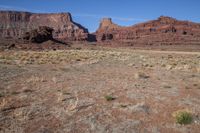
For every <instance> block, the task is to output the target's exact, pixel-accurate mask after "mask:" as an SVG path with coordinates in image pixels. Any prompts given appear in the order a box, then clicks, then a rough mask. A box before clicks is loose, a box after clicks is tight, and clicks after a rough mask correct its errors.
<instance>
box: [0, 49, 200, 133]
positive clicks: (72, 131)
mask: <svg viewBox="0 0 200 133" xmlns="http://www.w3.org/2000/svg"><path fill="white" fill-rule="evenodd" d="M109 98H110V99H109ZM179 110H187V111H189V112H191V114H192V118H193V121H192V123H190V124H187V125H180V124H178V123H176V120H175V118H174V116H173V114H174V112H176V111H179ZM199 131H200V52H178V51H177V52H176V51H153V50H133V49H128V48H118V49H116V48H101V49H92V48H91V49H85V48H80V49H69V50H57V51H22V50H18V51H14V50H8V51H2V52H0V132H16V133H21V132H24V133H33V132H34V133H55V132H58V133H63V132H65V133H87V132H88V133H199Z"/></svg>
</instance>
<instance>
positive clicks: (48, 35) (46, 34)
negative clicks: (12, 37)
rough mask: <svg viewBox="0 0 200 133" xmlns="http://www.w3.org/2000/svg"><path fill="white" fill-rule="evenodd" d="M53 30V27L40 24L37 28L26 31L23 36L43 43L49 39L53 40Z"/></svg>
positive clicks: (25, 38)
mask: <svg viewBox="0 0 200 133" xmlns="http://www.w3.org/2000/svg"><path fill="white" fill-rule="evenodd" d="M52 32H53V29H52V28H49V27H46V26H40V27H38V28H37V29H35V30H32V31H29V32H26V33H25V34H24V35H23V36H22V39H23V40H25V41H29V42H33V43H42V42H45V41H48V40H53V35H52Z"/></svg>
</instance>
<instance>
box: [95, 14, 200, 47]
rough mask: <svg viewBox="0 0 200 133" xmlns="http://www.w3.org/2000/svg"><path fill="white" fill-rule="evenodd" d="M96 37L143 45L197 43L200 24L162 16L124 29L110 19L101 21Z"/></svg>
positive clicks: (199, 35) (199, 34)
mask: <svg viewBox="0 0 200 133" xmlns="http://www.w3.org/2000/svg"><path fill="white" fill-rule="evenodd" d="M95 35H96V38H97V41H109V40H112V41H129V42H135V43H143V44H144V43H146V44H151V43H155V42H162V43H176V42H177V43H182V42H183V43H185V42H186V43H190V42H191V43H193V42H194V43H195V42H199V41H200V24H198V23H193V22H189V21H178V20H176V19H174V18H171V17H165V16H161V17H159V18H158V19H157V20H153V21H148V22H146V23H140V24H136V25H133V26H129V27H122V26H118V25H116V24H114V23H113V22H112V21H111V19H110V18H108V19H103V20H102V21H101V23H100V26H99V29H98V30H97V31H96V33H95Z"/></svg>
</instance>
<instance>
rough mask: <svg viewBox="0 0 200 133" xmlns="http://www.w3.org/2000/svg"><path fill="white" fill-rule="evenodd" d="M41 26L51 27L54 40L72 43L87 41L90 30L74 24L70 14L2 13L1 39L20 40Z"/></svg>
mask: <svg viewBox="0 0 200 133" xmlns="http://www.w3.org/2000/svg"><path fill="white" fill-rule="evenodd" d="M40 26H47V27H51V28H52V29H53V30H54V31H53V38H55V39H61V40H70V41H82V40H87V38H88V30H87V29H86V28H84V27H83V26H81V25H80V24H77V23H75V22H73V20H72V17H71V14H70V13H53V14H38V13H29V12H17V11H0V37H1V38H20V37H22V35H23V34H25V33H26V32H29V31H31V30H34V29H37V28H38V27H40Z"/></svg>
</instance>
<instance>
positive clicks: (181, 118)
mask: <svg viewBox="0 0 200 133" xmlns="http://www.w3.org/2000/svg"><path fill="white" fill-rule="evenodd" d="M174 117H175V119H176V123H178V124H190V123H191V122H192V114H191V113H190V112H188V111H177V112H176V113H175V115H174Z"/></svg>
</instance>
